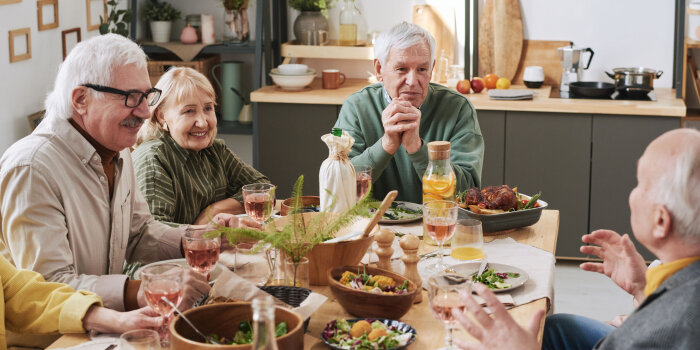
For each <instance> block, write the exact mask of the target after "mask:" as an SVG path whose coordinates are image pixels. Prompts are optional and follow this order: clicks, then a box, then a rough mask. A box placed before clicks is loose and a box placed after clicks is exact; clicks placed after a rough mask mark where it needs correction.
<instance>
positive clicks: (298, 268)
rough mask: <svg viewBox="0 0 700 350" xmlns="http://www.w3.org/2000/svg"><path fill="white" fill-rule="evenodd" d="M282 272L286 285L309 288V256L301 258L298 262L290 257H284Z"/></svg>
mask: <svg viewBox="0 0 700 350" xmlns="http://www.w3.org/2000/svg"><path fill="white" fill-rule="evenodd" d="M284 274H285V278H286V280H287V285H289V286H294V287H302V288H309V258H305V257H304V258H301V261H299V262H298V263H294V261H292V259H291V258H286V259H284Z"/></svg>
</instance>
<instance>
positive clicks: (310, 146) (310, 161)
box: [253, 103, 340, 199]
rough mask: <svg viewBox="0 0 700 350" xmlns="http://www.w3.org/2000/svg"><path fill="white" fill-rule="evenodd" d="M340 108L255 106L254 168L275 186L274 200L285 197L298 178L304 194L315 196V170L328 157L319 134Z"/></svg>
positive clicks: (329, 129) (284, 104) (328, 125)
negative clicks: (255, 159) (255, 157)
mask: <svg viewBox="0 0 700 350" xmlns="http://www.w3.org/2000/svg"><path fill="white" fill-rule="evenodd" d="M339 113H340V106H337V105H306V104H287V103H258V119H257V129H258V130H257V132H256V133H255V135H257V138H255V137H254V139H253V143H254V146H253V147H254V148H255V149H256V150H257V151H258V155H257V159H258V163H257V169H259V170H260V172H262V173H263V174H265V175H266V176H267V177H268V178H269V179H270V181H271V182H272V183H273V184H276V185H277V186H278V187H277V193H276V196H277V198H278V199H284V198H289V197H290V196H291V194H292V187H293V186H294V182H295V181H296V179H297V177H299V175H301V174H304V192H303V193H304V194H306V195H318V194H319V193H318V171H319V169H320V168H321V163H322V162H323V161H324V160H325V159H326V158H328V147H327V146H326V144H325V143H323V141H321V135H324V134H327V133H329V132H330V131H331V129H332V128H333V125H334V124H335V121H336V119H338V114H339Z"/></svg>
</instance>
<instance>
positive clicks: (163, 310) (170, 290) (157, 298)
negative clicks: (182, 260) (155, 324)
mask: <svg viewBox="0 0 700 350" xmlns="http://www.w3.org/2000/svg"><path fill="white" fill-rule="evenodd" d="M184 273H185V269H184V268H183V267H182V266H180V265H178V264H172V263H165V264H158V265H153V266H147V267H144V268H143V270H142V271H141V280H142V282H141V283H143V290H144V292H145V294H146V301H147V302H148V305H149V306H150V307H151V308H152V309H153V310H155V311H156V312H158V313H159V314H161V316H163V318H164V319H165V322H164V323H163V326H161V328H160V329H159V330H158V333H159V334H160V336H161V341H160V344H161V345H162V346H163V347H167V346H169V345H170V341H169V339H168V338H169V332H168V323H169V322H170V319H171V316H172V314H173V311H174V310H173V308H172V307H171V306H170V305H168V303H166V302H165V301H163V300H162V299H161V298H163V297H165V298H166V299H168V300H170V302H171V303H173V304H174V305H175V306H179V304H180V301H181V300H182V289H183V278H184Z"/></svg>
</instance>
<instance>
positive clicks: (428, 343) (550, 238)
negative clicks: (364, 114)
mask: <svg viewBox="0 0 700 350" xmlns="http://www.w3.org/2000/svg"><path fill="white" fill-rule="evenodd" d="M558 233H559V211H558V210H551V209H545V210H542V215H541V217H540V220H539V221H538V222H537V223H535V224H533V225H531V226H526V227H521V228H517V229H510V230H506V231H500V232H491V233H485V234H484V242H490V241H493V240H495V239H501V238H507V237H511V238H513V239H514V240H515V241H516V242H518V243H522V244H527V245H530V246H533V247H536V248H539V249H542V250H544V251H546V252H549V253H551V254H552V255H554V254H555V249H556V246H557V236H558ZM436 248H437V247H435V246H432V245H428V244H424V243H423V241H421V244H420V247H419V251H418V253H419V254H426V253H430V252H432V251H434V250H436ZM311 290H313V291H314V292H316V293H320V294H323V295H325V296H326V297H328V300H326V302H325V303H323V304H322V305H321V306H320V308H319V309H318V310H316V311H315V312H314V313H313V314H312V315H311V319H310V323H309V326H308V329H307V330H306V333H305V334H304V349H305V350H320V349H328V346H327V345H326V344H324V343H323V341H322V340H321V338H320V337H321V331H322V330H323V328H324V327H325V326H326V324H327V323H328V322H330V321H332V320H335V319H338V318H353V317H354V316H351V315H350V314H349V313H348V312H346V311H345V310H344V309H343V307H342V306H341V305H340V304H339V303H338V302H337V301H336V300H335V298H334V297H333V294H332V293H331V290H330V288H329V287H328V286H311ZM421 293H423V300H422V301H421V302H420V303H417V304H414V305H413V307H412V308H411V309H410V310H409V311H408V313H406V314H405V315H404V316H403V317H401V319H400V321H402V322H404V323H407V324H409V325H411V326H412V327H413V328H414V329H415V330H416V332H417V334H418V336H417V338H416V340H415V341H414V342H413V343H412V344H411V345H410V346H409V348H413V349H433V348H435V347H439V346H441V344H444V338H445V327H444V326H443V324H442V322H440V321H438V320H436V319H435V318H434V316H433V314H432V313H431V311H430V307H429V306H428V295H427V292H426V291H425V290H422V289H421ZM552 303H553V300H549V299H548V298H540V299H536V300H534V301H531V302H529V303H526V304H523V305H518V306H515V307H512V308H510V309H509V310H508V313H509V314H510V315H511V316H512V317H513V318H514V319H515V321H516V322H517V323H518V324H520V325H521V326H523V327H524V326H526V325H527V324H528V322H529V320H530V318H531V317H532V315H533V314H534V313H535V312H536V311H538V310H544V311H546V312H548V311H549V310H550V308H551V306H552ZM543 331H544V318H543V319H542V322H541V325H540V331H539V335H538V340H539V341H540V344H541V343H542V334H543ZM454 337H455V338H470V336H469V335H468V334H467V333H466V332H465V331H464V330H462V329H461V327H457V329H455V332H454ZM89 340H90V338H89V337H88V335H87V334H65V335H63V336H62V337H61V338H59V339H58V340H57V341H55V342H54V343H53V344H51V346H49V347H48V348H47V349H58V348H65V347H71V346H75V345H79V344H81V343H85V342H87V341H89Z"/></svg>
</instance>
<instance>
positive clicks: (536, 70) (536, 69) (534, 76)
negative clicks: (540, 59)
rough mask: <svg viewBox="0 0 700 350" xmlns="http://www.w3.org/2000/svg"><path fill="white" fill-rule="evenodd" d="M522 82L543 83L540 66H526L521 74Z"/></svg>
mask: <svg viewBox="0 0 700 350" xmlns="http://www.w3.org/2000/svg"><path fill="white" fill-rule="evenodd" d="M523 80H524V81H532V82H539V81H544V69H542V67H540V66H527V67H525V72H524V73H523Z"/></svg>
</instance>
